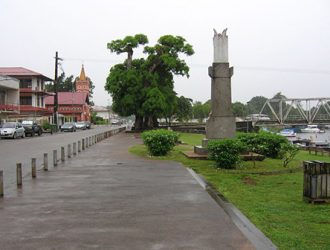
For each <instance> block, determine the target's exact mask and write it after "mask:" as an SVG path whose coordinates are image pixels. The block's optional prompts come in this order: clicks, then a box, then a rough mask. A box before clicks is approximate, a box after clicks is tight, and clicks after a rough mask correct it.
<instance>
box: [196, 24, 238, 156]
mask: <svg viewBox="0 0 330 250" xmlns="http://www.w3.org/2000/svg"><path fill="white" fill-rule="evenodd" d="M226 32H227V29H225V30H224V31H223V32H222V33H217V32H216V30H214V37H213V45H214V60H213V61H214V62H213V64H212V66H211V67H209V76H210V77H211V79H212V81H211V113H210V116H209V119H208V120H207V122H206V139H204V140H203V142H202V144H203V145H202V146H195V147H194V153H195V154H200V155H207V144H208V140H215V139H225V138H233V137H234V136H235V132H236V122H235V117H234V115H233V113H232V110H231V77H232V76H233V74H234V68H233V67H229V62H228V36H227V34H226Z"/></svg>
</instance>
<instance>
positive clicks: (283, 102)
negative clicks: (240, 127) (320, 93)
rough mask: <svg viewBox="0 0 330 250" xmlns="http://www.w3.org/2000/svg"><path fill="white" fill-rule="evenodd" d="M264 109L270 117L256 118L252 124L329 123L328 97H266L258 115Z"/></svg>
mask: <svg viewBox="0 0 330 250" xmlns="http://www.w3.org/2000/svg"><path fill="white" fill-rule="evenodd" d="M266 111H267V113H268V114H269V113H271V116H269V118H270V119H262V118H260V119H257V120H256V121H254V122H253V124H254V126H263V125H268V126H285V125H306V124H330V97H322V98H286V99H284V98H283V99H268V100H267V101H266V102H265V104H264V105H263V107H262V109H261V111H260V113H259V115H260V117H262V116H261V114H264V113H265V112H266Z"/></svg>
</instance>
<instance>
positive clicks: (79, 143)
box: [78, 140, 81, 153]
mask: <svg viewBox="0 0 330 250" xmlns="http://www.w3.org/2000/svg"><path fill="white" fill-rule="evenodd" d="M80 152H81V141H80V140H79V141H78V153H80Z"/></svg>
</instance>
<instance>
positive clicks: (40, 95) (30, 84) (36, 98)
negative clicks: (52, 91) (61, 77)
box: [0, 67, 53, 118]
mask: <svg viewBox="0 0 330 250" xmlns="http://www.w3.org/2000/svg"><path fill="white" fill-rule="evenodd" d="M0 75H1V76H10V77H13V78H16V79H18V80H19V110H20V114H19V115H17V114H14V115H12V117H14V116H15V118H23V117H33V118H36V117H42V116H45V115H46V113H47V109H46V107H45V101H44V99H45V97H46V96H47V95H48V94H49V93H47V92H46V91H45V82H49V81H53V80H52V79H50V78H48V77H46V76H44V75H42V74H40V73H37V72H34V71H32V70H29V69H26V68H22V67H0Z"/></svg>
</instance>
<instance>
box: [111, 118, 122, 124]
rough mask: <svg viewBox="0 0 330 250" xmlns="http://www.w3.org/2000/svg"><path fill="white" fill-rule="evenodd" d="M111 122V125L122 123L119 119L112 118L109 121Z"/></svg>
mask: <svg viewBox="0 0 330 250" xmlns="http://www.w3.org/2000/svg"><path fill="white" fill-rule="evenodd" d="M111 124H112V125H122V124H123V123H122V121H121V120H117V119H113V120H112V121H111Z"/></svg>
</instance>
